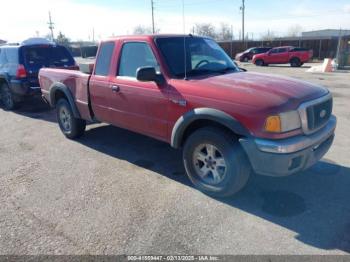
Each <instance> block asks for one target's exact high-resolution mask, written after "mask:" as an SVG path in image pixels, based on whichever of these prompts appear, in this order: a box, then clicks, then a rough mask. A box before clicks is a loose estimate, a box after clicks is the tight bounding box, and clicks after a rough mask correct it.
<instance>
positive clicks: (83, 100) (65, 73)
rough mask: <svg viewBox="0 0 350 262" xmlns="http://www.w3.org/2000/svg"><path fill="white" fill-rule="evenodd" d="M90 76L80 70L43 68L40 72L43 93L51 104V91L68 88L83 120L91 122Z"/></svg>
mask: <svg viewBox="0 0 350 262" xmlns="http://www.w3.org/2000/svg"><path fill="white" fill-rule="evenodd" d="M89 79H90V75H89V74H86V73H83V72H81V71H78V70H68V69H54V68H42V69H41V70H40V72H39V82H40V87H41V92H42V95H43V97H44V99H45V100H46V101H48V102H49V103H50V104H51V100H52V99H55V98H52V97H50V89H51V88H52V87H53V86H54V85H55V86H57V85H60V84H63V85H64V86H66V87H68V89H69V91H70V92H71V94H72V97H73V98H74V100H75V103H76V105H77V108H78V111H79V113H80V116H81V118H83V119H86V120H91V115H90V111H89V95H88V84H89Z"/></svg>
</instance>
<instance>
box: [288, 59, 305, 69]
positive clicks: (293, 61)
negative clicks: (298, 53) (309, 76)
mask: <svg viewBox="0 0 350 262" xmlns="http://www.w3.org/2000/svg"><path fill="white" fill-rule="evenodd" d="M290 66H291V67H301V66H302V63H301V61H300V59H299V58H292V59H291V60H290Z"/></svg>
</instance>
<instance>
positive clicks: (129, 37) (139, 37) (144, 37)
mask: <svg viewBox="0 0 350 262" xmlns="http://www.w3.org/2000/svg"><path fill="white" fill-rule="evenodd" d="M161 37H203V38H210V37H206V36H197V35H191V34H188V35H185V34H147V35H121V36H116V37H112V38H108V39H105V40H103V41H102V42H110V41H118V40H152V39H154V38H161Z"/></svg>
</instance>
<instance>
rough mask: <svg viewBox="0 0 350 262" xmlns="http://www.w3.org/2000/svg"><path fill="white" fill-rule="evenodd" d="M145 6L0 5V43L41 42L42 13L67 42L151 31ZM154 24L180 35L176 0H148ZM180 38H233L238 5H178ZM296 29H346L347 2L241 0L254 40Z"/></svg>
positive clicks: (130, 0) (135, 1)
mask: <svg viewBox="0 0 350 262" xmlns="http://www.w3.org/2000/svg"><path fill="white" fill-rule="evenodd" d="M150 2H151V0H59V1H58V0H30V1H28V0H3V1H2V10H6V12H2V13H1V15H0V39H5V40H8V41H21V40H23V39H25V38H28V37H33V36H36V35H40V36H45V35H47V34H48V33H49V30H48V25H47V22H48V12H49V10H50V11H51V14H52V18H53V21H54V23H55V34H56V35H57V33H58V32H59V31H61V32H63V33H64V34H65V35H67V36H68V37H69V38H70V39H72V40H89V39H91V38H92V31H93V28H94V30H95V39H97V40H99V39H103V38H107V37H110V36H113V35H121V34H129V33H132V31H133V28H134V27H135V26H137V25H144V26H150V25H151V12H150V10H151V8H150ZM154 2H155V23H156V27H157V28H159V29H160V32H161V33H182V32H183V26H182V0H154ZM184 3H185V17H186V18H185V21H186V23H185V24H186V33H188V32H190V30H191V28H192V26H193V25H194V24H196V23H204V22H207V23H212V24H213V25H215V26H219V25H220V24H221V23H227V24H229V25H232V26H233V29H234V33H235V36H236V37H238V34H239V30H240V27H241V13H240V11H239V7H240V5H241V0H184ZM295 25H300V26H301V27H302V29H303V30H304V31H307V30H316V29H324V28H335V29H339V28H343V29H350V1H349V0H337V1H327V0H294V1H280V0H264V1H262V0H246V31H247V32H249V35H251V34H253V36H254V37H255V38H258V37H259V36H261V34H263V33H264V32H267V30H270V31H273V32H274V33H275V34H278V35H284V34H286V32H287V30H288V28H289V27H292V26H295Z"/></svg>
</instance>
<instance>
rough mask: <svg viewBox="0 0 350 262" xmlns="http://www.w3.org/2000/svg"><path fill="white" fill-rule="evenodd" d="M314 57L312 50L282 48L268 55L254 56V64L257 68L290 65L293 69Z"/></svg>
mask: <svg viewBox="0 0 350 262" xmlns="http://www.w3.org/2000/svg"><path fill="white" fill-rule="evenodd" d="M312 56H313V52H312V50H309V49H306V48H301V47H293V46H281V47H275V48H272V49H271V50H269V51H268V52H266V53H262V54H257V55H254V56H253V60H252V62H253V64H255V65H257V66H268V65H269V64H288V63H289V64H290V65H291V66H292V67H300V66H302V65H303V64H304V63H306V62H307V61H309V60H310V59H311V58H312Z"/></svg>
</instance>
